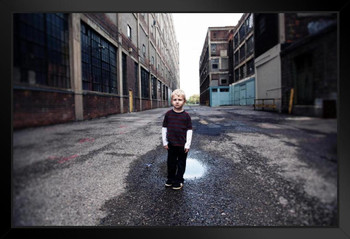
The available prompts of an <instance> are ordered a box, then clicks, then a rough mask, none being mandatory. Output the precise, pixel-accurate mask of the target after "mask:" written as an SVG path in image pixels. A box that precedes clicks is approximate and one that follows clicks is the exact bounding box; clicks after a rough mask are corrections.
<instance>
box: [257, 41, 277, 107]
mask: <svg viewBox="0 0 350 239" xmlns="http://www.w3.org/2000/svg"><path fill="white" fill-rule="evenodd" d="M279 54H280V45H279V44H278V45H276V46H274V47H273V48H271V49H269V50H268V51H267V52H265V53H264V54H262V55H260V56H259V57H257V58H256V59H255V70H256V72H255V76H256V83H255V89H256V95H255V98H256V99H267V98H274V99H278V100H277V101H276V105H277V110H278V111H280V110H281V60H280V56H279Z"/></svg>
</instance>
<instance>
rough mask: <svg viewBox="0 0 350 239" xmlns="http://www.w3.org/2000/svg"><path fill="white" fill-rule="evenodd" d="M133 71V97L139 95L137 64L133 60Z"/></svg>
mask: <svg viewBox="0 0 350 239" xmlns="http://www.w3.org/2000/svg"><path fill="white" fill-rule="evenodd" d="M134 72H135V97H138V96H139V64H137V63H136V62H134Z"/></svg>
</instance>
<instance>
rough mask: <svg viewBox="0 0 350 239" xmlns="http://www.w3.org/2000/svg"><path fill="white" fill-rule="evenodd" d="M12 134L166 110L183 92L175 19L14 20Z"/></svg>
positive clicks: (30, 16)
mask: <svg viewBox="0 0 350 239" xmlns="http://www.w3.org/2000/svg"><path fill="white" fill-rule="evenodd" d="M13 23H14V24H13V26H14V29H13V32H14V36H13V39H14V40H13V128H24V127H33V126H41V125H48V124H56V123H64V122H69V121H76V120H85V119H92V118H96V117H101V116H107V115H110V114H118V113H127V112H134V111H142V110H147V109H152V108H158V107H167V106H169V95H170V93H171V91H172V90H174V89H176V88H178V87H179V49H178V47H179V45H178V42H177V40H176V35H175V32H174V26H173V19H172V15H171V14H165V13H17V14H14V15H13Z"/></svg>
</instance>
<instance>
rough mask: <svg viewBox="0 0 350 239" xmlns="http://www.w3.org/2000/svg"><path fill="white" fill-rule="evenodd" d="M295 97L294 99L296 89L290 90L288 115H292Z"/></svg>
mask: <svg viewBox="0 0 350 239" xmlns="http://www.w3.org/2000/svg"><path fill="white" fill-rule="evenodd" d="M293 97H294V88H292V89H290V98H289V108H288V114H291V113H292V107H293Z"/></svg>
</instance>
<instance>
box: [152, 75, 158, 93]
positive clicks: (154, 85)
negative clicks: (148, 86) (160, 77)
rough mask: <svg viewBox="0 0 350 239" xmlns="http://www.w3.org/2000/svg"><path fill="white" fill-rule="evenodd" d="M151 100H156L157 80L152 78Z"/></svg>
mask: <svg viewBox="0 0 350 239" xmlns="http://www.w3.org/2000/svg"><path fill="white" fill-rule="evenodd" d="M152 99H157V78H155V77H154V76H152Z"/></svg>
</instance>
